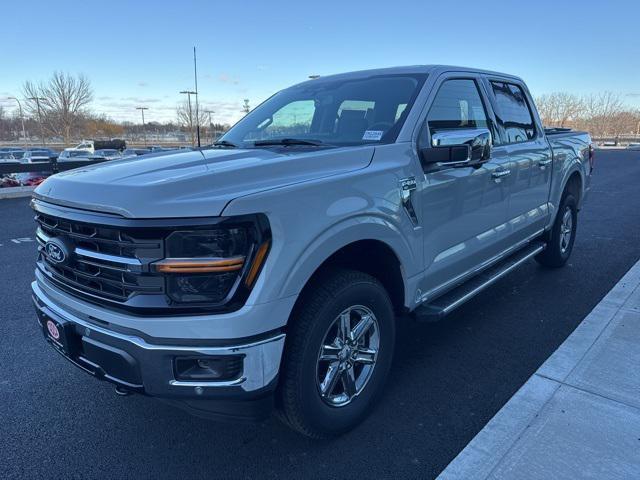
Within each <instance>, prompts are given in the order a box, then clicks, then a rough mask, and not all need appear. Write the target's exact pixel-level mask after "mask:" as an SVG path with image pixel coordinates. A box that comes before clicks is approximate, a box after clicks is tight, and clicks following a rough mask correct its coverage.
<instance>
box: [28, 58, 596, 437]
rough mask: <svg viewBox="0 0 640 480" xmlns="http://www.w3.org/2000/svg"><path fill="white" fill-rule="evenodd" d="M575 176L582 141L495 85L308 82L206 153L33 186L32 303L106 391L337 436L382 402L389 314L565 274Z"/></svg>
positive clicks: (345, 79) (580, 178)
mask: <svg viewBox="0 0 640 480" xmlns="http://www.w3.org/2000/svg"><path fill="white" fill-rule="evenodd" d="M592 168H593V149H592V147H591V141H590V138H589V135H588V134H587V133H582V132H574V131H571V130H567V129H555V130H552V129H548V130H545V129H544V128H543V126H542V125H541V122H540V118H539V117H538V114H537V112H536V109H535V106H534V103H533V101H532V98H531V95H530V93H529V91H528V90H527V87H526V86H525V84H524V82H523V81H522V80H521V79H519V78H517V77H514V76H512V75H505V74H501V73H495V72H489V71H481V70H476V69H468V68H459V67H447V66H413V67H402V68H390V69H379V70H370V71H362V72H356V73H347V74H341V75H334V76H327V77H321V78H318V79H314V80H310V81H307V82H304V83H301V84H299V85H296V86H293V87H291V88H288V89H285V90H283V91H281V92H279V93H276V94H275V95H273V96H272V97H271V98H269V99H268V100H266V101H265V102H264V103H262V104H261V105H260V106H258V107H257V108H255V109H254V110H253V111H252V112H250V113H249V114H248V115H246V116H245V117H244V118H243V119H242V120H240V121H239V122H238V123H237V124H236V125H235V126H234V127H233V128H231V129H230V130H229V131H228V132H227V133H226V134H225V135H224V136H223V137H222V138H221V139H220V140H219V141H218V142H217V143H215V144H214V145H211V146H209V147H207V148H203V149H200V150H196V151H181V152H176V153H173V154H167V155H162V156H153V155H151V156H144V157H140V158H138V159H123V160H115V161H111V162H107V163H103V164H99V165H92V166H87V167H83V168H80V169H77V170H72V171H68V172H64V173H60V174H57V175H54V176H52V177H50V178H49V179H48V180H47V181H45V182H44V183H43V184H42V185H41V186H39V187H38V188H37V190H36V191H35V193H34V198H33V201H32V206H33V209H34V210H35V219H36V221H37V224H38V228H37V239H38V242H39V255H38V260H37V268H36V271H35V275H36V279H35V281H34V282H33V284H32V288H33V299H34V303H35V306H36V311H37V313H38V318H39V322H40V325H41V327H42V331H43V333H44V336H45V338H46V340H47V341H48V342H49V343H50V344H51V345H52V346H53V347H54V348H55V350H57V351H58V352H59V353H61V354H62V355H63V356H64V357H66V358H67V359H68V360H70V361H71V362H72V363H74V364H75V365H76V366H78V367H80V368H81V369H82V370H85V371H86V372H88V373H90V374H92V375H94V376H96V377H98V378H100V379H103V380H107V381H109V382H112V383H114V384H115V385H116V391H117V392H118V393H120V394H122V395H126V394H129V393H134V392H137V393H140V394H144V395H149V396H154V397H158V398H161V399H163V400H165V401H167V402H171V403H173V404H175V405H177V406H180V407H182V408H185V409H187V410H189V411H191V412H193V413H195V414H198V415H201V416H205V417H230V418H234V419H257V418H258V419H259V418H264V417H265V416H266V415H268V414H269V412H270V411H271V410H272V409H273V408H275V410H276V411H277V412H278V413H279V416H280V417H281V418H282V419H283V420H284V421H285V422H286V423H288V424H289V425H290V426H291V427H293V428H294V429H296V430H298V431H299V432H301V433H303V434H305V435H308V436H310V437H316V438H318V437H328V436H332V435H337V434H340V433H342V432H345V431H347V430H348V429H351V428H353V427H354V426H355V425H356V424H358V422H360V421H361V420H363V418H364V417H365V416H366V414H367V413H368V412H369V410H370V409H371V407H372V406H373V405H374V403H375V402H376V400H377V399H378V398H379V396H380V395H381V393H382V392H383V389H384V385H385V381H386V379H387V375H388V373H389V369H390V365H391V362H392V358H393V351H394V344H395V329H396V323H397V322H401V321H409V320H407V319H411V318H415V319H418V320H423V321H430V320H437V319H440V318H442V317H444V316H445V315H446V314H447V313H449V312H450V311H452V310H453V309H455V308H456V307H458V306H459V305H461V304H463V303H464V302H465V301H466V300H468V299H469V298H471V297H473V296H474V295H475V294H477V293H478V292H480V291H481V290H483V289H484V288H486V287H488V286H489V285H491V284H492V283H493V282H495V281H496V280H497V279H499V278H501V277H503V276H504V275H505V274H507V273H508V272H509V271H511V270H513V269H514V268H516V267H517V266H519V265H520V264H522V263H523V262H525V261H527V260H528V259H531V258H535V259H536V260H537V261H538V262H539V263H540V264H542V265H543V266H546V267H560V266H562V265H563V264H565V262H566V261H567V259H568V258H569V255H570V254H571V250H572V248H573V244H574V239H575V235H576V225H577V215H578V212H579V210H580V208H581V207H582V205H583V202H584V199H585V194H586V192H587V191H588V187H589V181H590V176H591V171H592ZM407 313H411V315H406V314H407ZM60 374H61V376H62V375H64V372H60Z"/></svg>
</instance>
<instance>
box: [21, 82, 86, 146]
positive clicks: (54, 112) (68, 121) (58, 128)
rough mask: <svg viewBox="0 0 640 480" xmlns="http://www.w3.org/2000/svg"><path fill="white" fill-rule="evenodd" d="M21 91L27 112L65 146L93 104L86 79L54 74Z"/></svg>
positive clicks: (27, 83) (26, 86) (26, 84)
mask: <svg viewBox="0 0 640 480" xmlns="http://www.w3.org/2000/svg"><path fill="white" fill-rule="evenodd" d="M22 91H23V94H24V96H25V97H26V99H27V101H26V110H27V111H28V112H29V113H30V114H31V115H32V116H38V115H39V116H40V118H41V119H42V125H43V127H44V128H46V129H47V130H48V131H49V132H50V133H52V134H54V135H60V136H62V138H63V139H64V143H65V144H69V142H70V141H71V136H72V134H73V133H75V132H74V130H75V129H76V128H77V126H78V123H79V121H80V119H81V117H82V114H83V113H85V109H86V107H87V106H88V105H89V103H91V100H93V92H92V89H91V83H90V82H89V80H88V79H87V77H85V76H84V75H78V76H73V75H70V74H67V73H63V72H54V73H53V75H52V77H51V78H50V79H49V81H47V82H39V83H37V84H36V83H34V82H31V81H26V82H25V83H24V85H23V87H22ZM38 104H39V105H38ZM38 109H39V110H40V111H38Z"/></svg>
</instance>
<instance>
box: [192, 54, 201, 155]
mask: <svg viewBox="0 0 640 480" xmlns="http://www.w3.org/2000/svg"><path fill="white" fill-rule="evenodd" d="M193 79H194V83H195V87H196V135H197V136H198V148H200V110H199V108H198V66H197V62H196V47H193Z"/></svg>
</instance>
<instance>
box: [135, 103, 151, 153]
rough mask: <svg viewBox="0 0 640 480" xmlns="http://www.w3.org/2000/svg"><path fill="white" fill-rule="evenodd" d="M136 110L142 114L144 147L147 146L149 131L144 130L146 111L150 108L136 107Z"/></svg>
mask: <svg viewBox="0 0 640 480" xmlns="http://www.w3.org/2000/svg"><path fill="white" fill-rule="evenodd" d="M136 110H140V113H141V114H142V136H143V138H144V146H145V147H146V146H147V131H146V130H145V128H144V111H145V110H149V107H136Z"/></svg>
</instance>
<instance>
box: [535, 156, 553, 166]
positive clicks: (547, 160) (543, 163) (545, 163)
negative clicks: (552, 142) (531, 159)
mask: <svg viewBox="0 0 640 480" xmlns="http://www.w3.org/2000/svg"><path fill="white" fill-rule="evenodd" d="M551 162H552V160H551V159H550V158H547V159H546V160H540V161H539V162H538V165H539V166H540V168H544V167H546V166H547V165H550V164H551Z"/></svg>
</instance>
